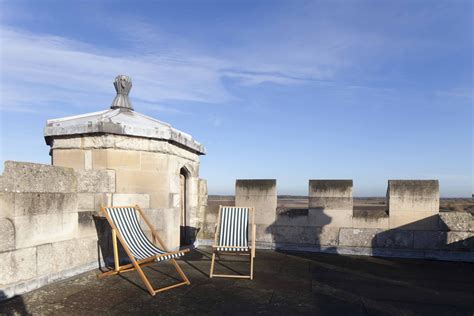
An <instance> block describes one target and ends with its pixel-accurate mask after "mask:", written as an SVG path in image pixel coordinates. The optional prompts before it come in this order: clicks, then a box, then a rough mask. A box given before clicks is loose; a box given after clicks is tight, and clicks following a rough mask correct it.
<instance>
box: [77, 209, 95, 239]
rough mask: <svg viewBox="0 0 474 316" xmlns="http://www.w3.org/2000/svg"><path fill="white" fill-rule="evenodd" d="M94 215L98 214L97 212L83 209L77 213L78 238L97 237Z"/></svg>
mask: <svg viewBox="0 0 474 316" xmlns="http://www.w3.org/2000/svg"><path fill="white" fill-rule="evenodd" d="M94 216H98V212H95V211H84V212H78V213H77V222H78V228H77V236H78V237H79V238H84V237H97V227H96V224H95V221H94Z"/></svg>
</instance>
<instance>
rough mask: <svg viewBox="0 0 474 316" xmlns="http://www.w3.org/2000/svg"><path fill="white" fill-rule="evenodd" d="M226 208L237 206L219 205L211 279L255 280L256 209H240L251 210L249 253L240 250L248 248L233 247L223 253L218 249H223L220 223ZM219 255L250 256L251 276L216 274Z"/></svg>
mask: <svg viewBox="0 0 474 316" xmlns="http://www.w3.org/2000/svg"><path fill="white" fill-rule="evenodd" d="M224 207H236V208H237V206H223V205H219V213H218V215H217V224H216V226H215V234H214V244H213V245H212V259H211V270H210V272H209V277H210V278H212V277H220V278H241V279H250V280H252V279H253V261H254V258H255V239H256V235H257V234H256V231H257V229H256V228H257V226H256V225H255V208H254V207H244V206H239V208H247V209H249V223H248V225H249V226H250V227H251V229H250V231H251V241H250V243H251V245H249V247H248V251H241V250H240V249H242V248H247V247H232V246H225V248H228V249H234V250H230V251H222V250H218V248H223V246H222V245H219V243H218V238H219V236H218V235H219V233H220V222H221V213H222V208H224ZM219 253H224V254H226V255H237V256H239V255H243V256H249V259H250V274H249V275H237V274H215V273H214V265H215V262H216V255H219Z"/></svg>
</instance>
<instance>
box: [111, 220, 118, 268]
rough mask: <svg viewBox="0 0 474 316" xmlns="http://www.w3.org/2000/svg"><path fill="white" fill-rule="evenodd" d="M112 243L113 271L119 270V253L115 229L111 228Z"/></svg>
mask: <svg viewBox="0 0 474 316" xmlns="http://www.w3.org/2000/svg"><path fill="white" fill-rule="evenodd" d="M112 243H113V247H114V265H115V271H117V272H118V271H119V270H120V262H119V254H118V245H117V231H116V230H115V229H112Z"/></svg>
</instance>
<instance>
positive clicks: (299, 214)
mask: <svg viewBox="0 0 474 316" xmlns="http://www.w3.org/2000/svg"><path fill="white" fill-rule="evenodd" d="M308 213H309V211H308V209H277V216H276V220H275V225H286V226H314V224H313V223H312V222H310V220H309V214H308Z"/></svg>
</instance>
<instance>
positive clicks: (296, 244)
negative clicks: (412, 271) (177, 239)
mask: <svg viewBox="0 0 474 316" xmlns="http://www.w3.org/2000/svg"><path fill="white" fill-rule="evenodd" d="M260 184H261V187H259V185H260ZM274 184H275V185H274V186H271V190H269V189H268V188H269V183H268V180H260V181H258V180H237V184H236V196H235V199H236V203H235V204H236V205H237V206H238V205H241V206H244V205H245V206H255V207H256V212H257V214H259V213H260V215H262V214H264V216H265V217H264V218H266V219H267V218H272V219H273V222H272V221H271V220H270V221H269V220H266V221H261V220H260V222H257V246H258V247H259V248H280V249H293V250H306V251H323V252H330V253H340V254H358V255H377V256H397V257H412V258H430V259H441V260H460V261H474V218H473V216H472V215H471V214H470V213H466V212H446V213H439V185H438V181H434V180H395V181H394V180H390V181H389V184H388V190H387V200H388V207H389V209H388V213H385V212H382V214H378V215H377V216H373V215H370V212H366V213H364V212H362V213H360V212H354V211H353V197H352V180H310V181H309V192H308V194H309V205H308V208H307V209H303V208H298V209H288V208H282V209H277V207H276V182H274ZM272 213H273V214H272ZM267 214H268V215H267ZM216 221H217V208H208V210H207V212H206V214H205V217H204V224H203V227H204V230H205V232H204V233H203V234H201V235H200V238H201V243H202V244H211V243H212V242H213V240H212V238H213V236H214V228H215V224H216Z"/></svg>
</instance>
